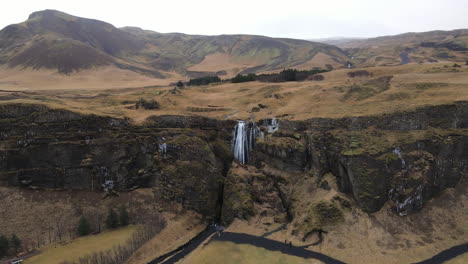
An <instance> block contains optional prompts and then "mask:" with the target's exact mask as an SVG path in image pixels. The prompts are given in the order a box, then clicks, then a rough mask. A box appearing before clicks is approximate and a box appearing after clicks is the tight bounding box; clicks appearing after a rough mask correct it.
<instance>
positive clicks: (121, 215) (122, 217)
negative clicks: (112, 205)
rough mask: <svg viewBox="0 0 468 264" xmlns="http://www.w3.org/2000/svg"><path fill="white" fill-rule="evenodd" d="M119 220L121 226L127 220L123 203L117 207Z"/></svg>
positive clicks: (126, 222)
mask: <svg viewBox="0 0 468 264" xmlns="http://www.w3.org/2000/svg"><path fill="white" fill-rule="evenodd" d="M119 222H120V225H121V226H127V225H128V222H129V216H128V212H127V208H125V206H123V205H122V206H121V207H120V208H119Z"/></svg>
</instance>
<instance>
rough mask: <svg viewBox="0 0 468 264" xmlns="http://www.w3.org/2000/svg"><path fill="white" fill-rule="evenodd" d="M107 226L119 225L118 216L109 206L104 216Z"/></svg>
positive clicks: (114, 226)
mask: <svg viewBox="0 0 468 264" xmlns="http://www.w3.org/2000/svg"><path fill="white" fill-rule="evenodd" d="M106 226H107V228H111V229H113V228H116V227H118V226H119V217H118V216H117V213H115V211H114V209H112V208H110V209H109V212H108V214H107V218H106Z"/></svg>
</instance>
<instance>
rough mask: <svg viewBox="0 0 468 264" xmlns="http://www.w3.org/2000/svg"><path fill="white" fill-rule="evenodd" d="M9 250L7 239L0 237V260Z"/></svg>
mask: <svg viewBox="0 0 468 264" xmlns="http://www.w3.org/2000/svg"><path fill="white" fill-rule="evenodd" d="M9 249H10V247H9V241H8V239H7V238H6V237H5V236H4V235H0V258H2V257H4V256H6V255H7V254H8V250H9Z"/></svg>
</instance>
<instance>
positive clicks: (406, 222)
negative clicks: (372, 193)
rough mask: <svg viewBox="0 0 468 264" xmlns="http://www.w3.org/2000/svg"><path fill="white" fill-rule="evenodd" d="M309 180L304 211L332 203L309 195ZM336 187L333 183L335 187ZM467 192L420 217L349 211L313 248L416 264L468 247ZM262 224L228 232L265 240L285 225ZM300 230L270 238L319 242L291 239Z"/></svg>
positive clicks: (352, 258)
mask: <svg viewBox="0 0 468 264" xmlns="http://www.w3.org/2000/svg"><path fill="white" fill-rule="evenodd" d="M307 181H309V180H305V181H298V182H297V185H300V186H301V188H302V189H300V188H299V189H295V191H296V192H297V193H298V194H297V195H298V196H300V197H301V199H302V200H303V201H302V204H301V205H299V206H300V207H301V208H304V207H305V206H308V204H310V203H313V202H314V201H317V200H321V199H326V195H330V194H332V193H328V194H327V193H326V192H325V191H323V190H319V189H317V190H314V191H313V192H307V193H308V195H304V192H306V191H307V188H308V186H310V184H309V183H308V182H307ZM310 181H313V179H310ZM331 182H332V181H331V180H330V181H329V183H331ZM333 185H334V184H332V188H333V189H334V187H333ZM467 188H468V185H466V184H465V185H462V186H459V187H457V189H448V190H446V191H444V193H443V194H442V195H441V196H439V197H437V198H434V199H433V200H431V201H430V202H428V204H426V206H425V207H424V208H423V209H422V210H421V211H420V212H418V213H415V214H413V215H410V216H406V217H400V216H397V215H395V214H394V213H392V212H391V210H390V208H389V207H388V206H385V207H383V208H382V209H381V210H380V211H379V212H377V213H374V214H372V215H368V214H366V213H364V212H362V211H361V210H359V209H352V210H349V211H345V213H344V218H345V219H344V221H343V222H341V223H339V224H338V225H335V226H333V227H328V228H326V229H325V230H326V231H328V234H325V235H324V237H325V239H324V241H323V242H322V243H321V244H319V245H316V246H311V247H309V249H310V250H313V251H316V252H320V253H323V254H326V255H328V256H330V257H333V258H337V259H340V260H341V261H344V262H346V263H350V264H353V263H356V264H357V263H382V264H399V263H414V262H418V261H422V260H425V259H428V258H431V257H432V256H434V255H435V254H437V253H439V252H441V251H443V250H445V249H448V248H450V247H453V246H456V245H460V244H463V243H466V241H467V234H468V221H467V216H466V214H465V210H464V208H466V206H467V204H468V196H467V195H466V189H467ZM296 198H297V197H296ZM296 220H297V221H300V219H295V221H296ZM257 222H260V223H262V222H263V221H262V219H260V220H258V219H257V217H255V219H252V220H251V221H241V220H236V221H235V222H234V223H233V224H231V225H230V226H229V228H228V229H227V231H230V232H239V233H248V234H253V235H262V234H264V233H266V232H268V231H271V230H274V229H276V228H278V226H279V224H277V225H271V226H269V227H266V226H264V225H262V224H257ZM296 228H297V227H296V226H295V224H294V222H293V223H291V224H289V225H288V226H287V228H286V229H283V230H281V231H278V232H276V233H274V234H273V235H270V236H268V238H269V239H274V240H277V241H285V240H288V241H292V243H293V244H294V245H306V244H309V243H311V242H315V241H316V239H317V238H316V237H314V238H311V239H310V240H307V241H302V240H301V239H300V237H299V236H293V235H291V233H292V230H294V229H296ZM467 257H468V255H466V254H465V255H462V256H459V257H458V258H456V259H454V260H452V261H453V263H465V262H466V260H467ZM463 261H465V262H463ZM449 263H450V262H449Z"/></svg>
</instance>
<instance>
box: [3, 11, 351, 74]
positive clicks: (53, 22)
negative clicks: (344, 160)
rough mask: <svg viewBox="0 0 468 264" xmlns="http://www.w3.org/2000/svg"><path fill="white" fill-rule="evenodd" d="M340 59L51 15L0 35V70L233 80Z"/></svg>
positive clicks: (299, 44)
mask: <svg viewBox="0 0 468 264" xmlns="http://www.w3.org/2000/svg"><path fill="white" fill-rule="evenodd" d="M345 60H346V55H345V54H344V53H343V52H342V51H341V50H340V49H339V48H337V47H334V46H330V45H326V44H321V43H314V42H310V41H305V40H295V39H277V38H269V37H263V36H251V35H221V36H196V35H185V34H180V33H169V34H161V33H157V32H152V31H147V30H142V29H138V28H132V27H125V28H121V29H119V28H116V27H114V26H112V25H111V24H108V23H106V22H102V21H98V20H93V19H86V18H80V17H75V16H71V15H68V14H66V13H62V12H59V11H55V10H45V11H39V12H35V13H33V14H31V15H30V16H29V18H28V20H26V21H25V22H23V23H20V24H16V25H10V26H7V27H5V28H4V29H3V30H1V31H0V64H5V65H7V66H9V67H28V68H33V69H41V68H46V69H57V70H58V72H60V73H65V74H69V73H72V72H76V71H80V70H83V69H89V68H93V67H99V66H108V65H114V66H117V67H119V68H121V69H127V70H131V71H135V72H139V73H142V74H145V75H150V76H153V77H156V78H165V77H171V76H172V74H171V72H172V73H174V72H177V73H180V74H183V75H186V76H189V77H191V76H203V75H208V74H218V75H220V76H232V75H235V74H237V73H240V72H243V73H246V72H260V71H270V70H276V69H282V68H286V67H298V68H301V67H305V68H312V67H322V68H325V67H327V65H328V67H335V68H339V67H342V66H343V65H344V62H345Z"/></svg>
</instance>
